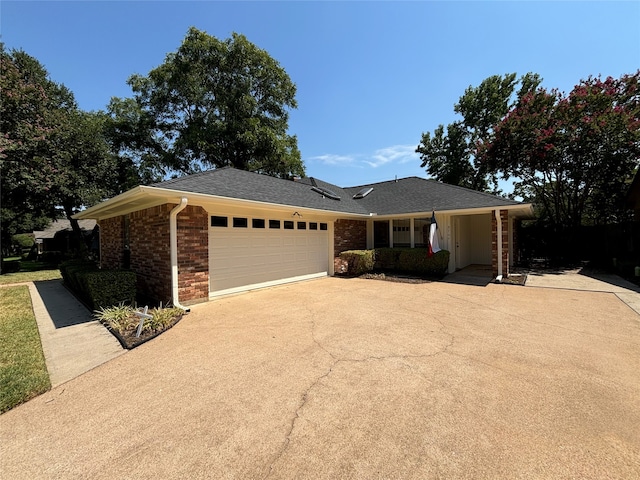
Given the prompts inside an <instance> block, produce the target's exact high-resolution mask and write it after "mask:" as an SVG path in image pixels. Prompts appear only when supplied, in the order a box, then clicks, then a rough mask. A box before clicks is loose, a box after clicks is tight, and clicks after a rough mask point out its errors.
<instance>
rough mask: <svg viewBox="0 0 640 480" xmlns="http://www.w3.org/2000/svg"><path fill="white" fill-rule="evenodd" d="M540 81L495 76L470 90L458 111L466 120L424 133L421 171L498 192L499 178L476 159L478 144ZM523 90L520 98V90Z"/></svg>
mask: <svg viewBox="0 0 640 480" xmlns="http://www.w3.org/2000/svg"><path fill="white" fill-rule="evenodd" d="M540 81H541V80H540V78H539V77H538V75H535V74H531V73H529V74H527V75H524V76H523V77H521V78H520V79H519V80H516V74H515V73H511V74H507V75H494V76H492V77H489V78H487V79H485V80H484V81H483V82H482V83H481V84H480V85H479V86H477V87H472V86H469V87H468V88H467V89H466V90H465V92H464V95H462V96H461V97H460V99H459V101H458V103H456V104H455V106H454V111H455V112H456V113H457V114H459V115H460V116H461V117H462V118H461V119H460V120H457V121H455V122H453V123H450V124H449V125H447V127H446V128H445V126H444V125H442V124H441V125H439V126H438V127H437V128H436V129H435V131H434V132H433V135H432V134H431V133H430V132H427V133H423V134H422V139H421V141H420V145H418V148H417V149H416V152H417V153H419V154H420V159H421V160H422V164H421V167H423V168H424V167H426V169H427V173H428V174H429V175H430V176H431V177H433V178H435V179H436V180H439V181H441V182H444V183H449V184H452V185H458V186H461V187H466V188H472V189H474V190H480V191H487V190H490V189H492V190H493V191H494V192H497V191H498V187H497V179H496V177H495V175H494V174H493V173H492V172H490V171H488V170H487V169H486V168H485V165H483V164H481V163H479V162H478V161H477V159H476V155H475V153H476V144H477V143H478V142H480V141H482V140H486V139H487V138H488V137H490V136H491V135H492V132H493V128H494V125H495V124H496V123H498V122H499V121H500V120H501V119H502V118H503V117H504V116H505V115H506V113H507V112H508V111H509V108H510V107H511V106H512V104H513V102H515V101H517V99H519V98H521V97H522V96H523V95H525V94H526V93H528V92H530V91H531V90H533V89H535V88H536V87H537V86H538V85H539V83H540ZM518 85H519V89H518V91H517V94H516V88H517V87H518Z"/></svg>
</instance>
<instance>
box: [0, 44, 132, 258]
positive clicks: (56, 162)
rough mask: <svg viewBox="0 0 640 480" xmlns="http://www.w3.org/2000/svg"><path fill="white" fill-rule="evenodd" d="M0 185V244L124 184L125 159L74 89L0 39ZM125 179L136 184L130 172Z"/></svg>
mask: <svg viewBox="0 0 640 480" xmlns="http://www.w3.org/2000/svg"><path fill="white" fill-rule="evenodd" d="M0 56H1V59H0V69H1V70H0V95H1V97H0V100H1V101H0V162H1V164H0V176H1V177H0V183H1V185H0V188H1V199H0V202H1V205H0V207H1V215H2V224H1V232H2V246H3V250H4V251H5V253H6V248H7V246H8V245H9V243H10V238H11V235H13V234H15V233H17V232H22V231H30V230H33V229H35V228H42V227H43V226H44V225H46V223H48V221H50V220H52V219H55V218H60V217H66V218H68V219H70V220H71V224H72V226H73V228H74V231H75V232H76V235H79V234H80V230H79V228H78V224H77V222H76V221H75V220H73V219H72V218H71V216H72V215H73V214H74V213H75V212H76V211H77V210H78V209H80V208H81V207H83V206H90V205H92V204H94V203H97V202H98V201H100V200H103V199H104V198H107V197H109V196H111V195H113V194H114V193H118V192H119V191H120V189H121V188H126V187H127V185H126V183H124V182H122V178H123V177H125V178H127V177H131V176H134V177H135V170H134V169H133V166H132V165H131V164H127V163H123V162H122V161H120V159H119V158H118V157H116V156H114V155H113V154H112V153H111V151H110V148H109V144H108V143H107V142H106V139H105V136H104V123H105V120H106V116H105V115H104V114H101V113H86V112H82V111H80V110H79V109H78V107H77V105H76V103H75V100H74V98H73V94H72V93H71V92H70V91H69V90H68V89H67V88H66V87H64V85H61V84H58V83H56V82H54V81H52V80H51V79H50V78H49V75H48V73H47V71H46V70H45V68H44V67H43V66H42V65H41V64H40V63H39V62H38V61H37V60H36V59H35V58H33V57H31V56H29V55H28V54H26V53H25V52H23V51H20V50H12V51H6V50H5V48H4V45H2V44H0ZM130 180H131V181H130V183H132V184H135V183H137V182H136V181H135V179H130Z"/></svg>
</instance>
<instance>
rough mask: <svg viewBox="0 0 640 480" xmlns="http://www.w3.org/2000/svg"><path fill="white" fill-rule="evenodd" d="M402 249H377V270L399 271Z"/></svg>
mask: <svg viewBox="0 0 640 480" xmlns="http://www.w3.org/2000/svg"><path fill="white" fill-rule="evenodd" d="M402 250H403V249H402V248H389V247H384V248H376V249H375V268H377V269H380V270H398V264H399V263H400V252H401V251H402Z"/></svg>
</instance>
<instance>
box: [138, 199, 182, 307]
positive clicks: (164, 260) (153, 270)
mask: <svg viewBox="0 0 640 480" xmlns="http://www.w3.org/2000/svg"><path fill="white" fill-rule="evenodd" d="M174 206H175V205H169V204H165V205H159V206H157V207H151V208H146V209H144V210H138V211H137V212H132V213H130V214H129V239H130V250H131V270H133V271H134V272H136V277H137V286H138V292H140V293H142V294H144V295H146V296H148V297H150V298H151V299H153V300H155V301H156V302H163V303H167V302H169V301H170V300H171V251H170V240H169V213H170V212H171V209H173V207H174Z"/></svg>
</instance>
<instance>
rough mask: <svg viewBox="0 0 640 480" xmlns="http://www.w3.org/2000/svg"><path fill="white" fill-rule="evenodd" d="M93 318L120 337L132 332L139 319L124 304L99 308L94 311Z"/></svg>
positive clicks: (129, 306)
mask: <svg viewBox="0 0 640 480" xmlns="http://www.w3.org/2000/svg"><path fill="white" fill-rule="evenodd" d="M94 316H95V317H96V318H97V319H98V320H100V322H102V323H104V324H106V325H107V326H108V327H109V328H110V329H112V330H115V331H116V332H118V333H119V334H121V335H122V334H124V332H125V331H127V330H133V329H134V328H135V327H136V326H137V325H138V323H139V319H138V318H137V317H136V316H135V309H134V308H133V307H132V306H131V305H125V304H124V303H121V304H119V305H116V306H112V307H106V308H105V307H100V309H99V310H94Z"/></svg>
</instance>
